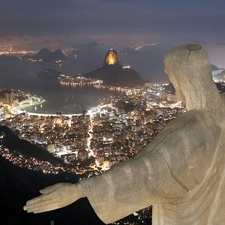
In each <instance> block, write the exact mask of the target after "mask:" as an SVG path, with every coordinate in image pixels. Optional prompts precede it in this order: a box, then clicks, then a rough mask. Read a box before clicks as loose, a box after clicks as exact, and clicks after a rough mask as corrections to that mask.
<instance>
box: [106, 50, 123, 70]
mask: <svg viewBox="0 0 225 225" xmlns="http://www.w3.org/2000/svg"><path fill="white" fill-rule="evenodd" d="M110 65H114V66H121V64H120V57H119V55H118V54H117V52H116V51H115V50H114V49H112V48H111V49H110V50H109V51H108V52H107V53H106V56H105V60H104V63H103V66H110Z"/></svg>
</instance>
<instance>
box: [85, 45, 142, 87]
mask: <svg viewBox="0 0 225 225" xmlns="http://www.w3.org/2000/svg"><path fill="white" fill-rule="evenodd" d="M83 76H85V77H89V78H92V79H100V80H103V82H104V84H106V85H112V86H120V87H135V86H137V85H143V84H144V83H145V82H146V81H145V80H144V79H143V78H142V77H141V76H140V75H139V74H138V73H137V72H136V71H135V70H134V69H132V68H131V67H130V66H122V65H121V60H120V57H119V55H118V54H117V52H116V51H115V50H114V49H110V50H109V51H108V52H107V53H106V56H105V59H104V61H103V67H101V68H99V69H97V70H94V71H91V72H88V73H85V74H83Z"/></svg>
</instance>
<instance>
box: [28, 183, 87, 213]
mask: <svg viewBox="0 0 225 225" xmlns="http://www.w3.org/2000/svg"><path fill="white" fill-rule="evenodd" d="M40 193H41V194H42V195H41V196H39V197H36V198H34V199H31V200H29V201H27V202H26V205H25V206H24V210H26V211H27V212H33V213H42V212H47V211H51V210H54V209H59V208H62V207H65V206H67V205H70V204H72V203H73V202H75V201H77V200H78V199H80V198H84V197H86V195H85V192H84V190H83V187H82V185H81V184H80V183H76V184H70V183H58V184H55V185H53V186H49V187H47V188H45V189H43V190H40Z"/></svg>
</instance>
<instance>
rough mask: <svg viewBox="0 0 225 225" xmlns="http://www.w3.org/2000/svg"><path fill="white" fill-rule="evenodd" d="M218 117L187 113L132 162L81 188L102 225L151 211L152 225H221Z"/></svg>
mask: <svg viewBox="0 0 225 225" xmlns="http://www.w3.org/2000/svg"><path fill="white" fill-rule="evenodd" d="M223 120H224V113H223V112H222V110H221V112H218V111H217V112H210V113H209V112H206V111H199V110H198V111H196V110H190V111H188V112H187V113H184V114H183V115H181V116H179V117H177V118H176V119H175V120H174V121H172V122H171V123H169V124H168V125H167V126H166V127H165V128H164V129H163V130H162V131H161V132H160V133H159V134H158V135H157V136H156V138H155V139H154V140H153V141H152V142H151V143H150V144H149V145H147V146H146V147H145V148H144V149H143V150H142V151H141V152H140V153H139V154H138V155H137V156H136V157H135V158H133V159H132V160H128V161H126V162H124V163H122V164H120V165H118V166H115V167H114V168H112V169H110V170H109V171H107V172H106V173H104V174H102V175H100V176H97V177H94V178H91V179H87V180H82V181H81V184H82V185H83V188H84V190H85V192H86V195H87V198H88V200H89V202H90V204H91V205H92V207H93V209H94V210H95V212H96V213H97V215H98V216H99V218H100V219H101V220H102V221H103V222H105V223H106V224H108V223H112V222H115V221H117V220H119V219H121V218H123V217H125V216H128V215H129V214H131V213H133V212H134V211H137V210H140V209H142V208H145V207H147V206H150V205H152V206H153V215H152V218H153V220H152V221H153V222H152V224H153V225H181V224H182V225H193V224H194V225H195V224H196V225H210V224H211V225H222V224H224V223H225V170H224V167H225V161H224V151H225V145H224V144H225V132H224V129H225V125H224V122H223Z"/></svg>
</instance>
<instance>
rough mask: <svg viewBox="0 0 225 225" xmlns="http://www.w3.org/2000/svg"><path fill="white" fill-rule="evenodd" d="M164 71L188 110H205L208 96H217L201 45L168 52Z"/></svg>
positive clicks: (186, 46) (177, 48) (208, 62)
mask: <svg viewBox="0 0 225 225" xmlns="http://www.w3.org/2000/svg"><path fill="white" fill-rule="evenodd" d="M164 71H165V73H167V74H168V76H169V79H170V81H171V82H172V83H173V85H174V88H175V90H176V95H177V97H178V99H180V100H184V101H185V102H186V106H187V109H188V110H189V109H205V108H206V107H207V102H209V101H211V98H209V95H216V96H217V95H218V91H217V90H216V88H215V84H214V82H213V80H212V70H211V64H210V61H209V58H208V55H207V53H206V51H205V50H204V49H203V47H202V46H201V45H198V44H189V45H181V46H178V47H176V48H174V49H172V50H171V51H169V52H168V53H167V55H166V56H165V58H164Z"/></svg>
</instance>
